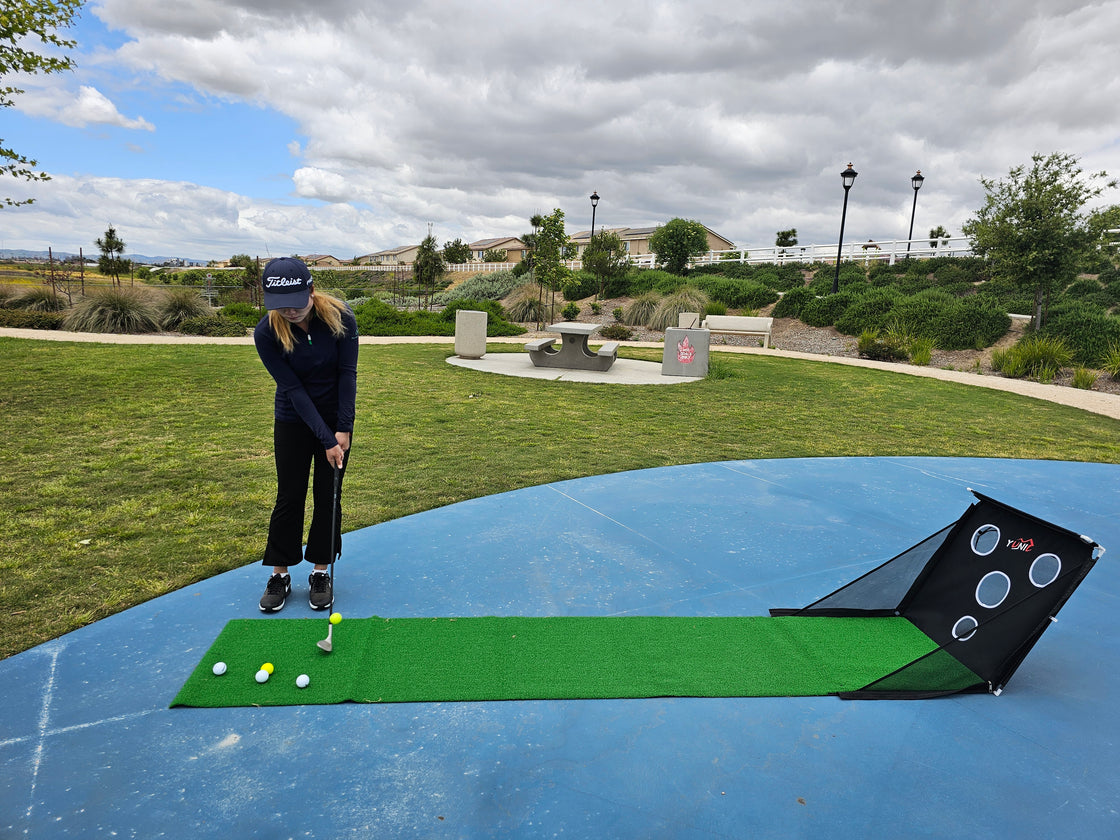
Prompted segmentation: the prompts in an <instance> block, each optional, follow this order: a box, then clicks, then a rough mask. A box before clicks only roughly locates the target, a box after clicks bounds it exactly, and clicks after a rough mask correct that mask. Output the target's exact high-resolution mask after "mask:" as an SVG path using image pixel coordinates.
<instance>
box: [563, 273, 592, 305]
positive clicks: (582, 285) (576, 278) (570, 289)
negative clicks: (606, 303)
mask: <svg viewBox="0 0 1120 840" xmlns="http://www.w3.org/2000/svg"><path fill="white" fill-rule="evenodd" d="M598 291H599V280H598V278H597V277H596V276H595V275H594V274H592V273H591V272H590V271H575V272H573V273H572V275H571V276H570V277H569V278H568V280H567V282H566V283H564V289H563V293H564V300H583V299H584V298H585V297H591V296H592V295H594V294H597V293H598Z"/></svg>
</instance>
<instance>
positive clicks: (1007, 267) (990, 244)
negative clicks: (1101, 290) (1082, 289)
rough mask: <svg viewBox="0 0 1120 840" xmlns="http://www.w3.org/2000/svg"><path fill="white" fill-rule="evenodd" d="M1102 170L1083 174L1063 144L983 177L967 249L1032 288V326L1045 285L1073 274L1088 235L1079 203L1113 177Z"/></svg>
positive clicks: (998, 273) (1038, 322)
mask: <svg viewBox="0 0 1120 840" xmlns="http://www.w3.org/2000/svg"><path fill="white" fill-rule="evenodd" d="M1107 178H1108V174H1107V173H1105V172H1095V173H1091V174H1085V173H1084V172H1083V171H1082V169H1081V167H1080V165H1079V164H1078V158H1077V157H1076V156H1074V155H1070V154H1065V153H1062V152H1054V153H1052V154H1050V155H1047V156H1043V155H1040V154H1035V155H1032V156H1031V166H1030V168H1029V169H1028V168H1027V167H1025V166H1015V167H1012V168H1011V170H1010V171H1009V172H1008V174H1007V177H1006V178H1001V179H999V180H994V179H990V178H981V179H980V183H981V184H983V186H984V189H985V191H986V192H987V198H986V201H985V203H984V206H983V207H982V208H980V210H978V211H976V214H975V215H974V216H973V217H972V218H970V219H969V220H968V221H967V222H966V223H965V224H964V227H963V231H964V234H965V236H967V237H968V238H969V239H970V240H971V241H972V250H973V251H975V252H976V253H977V254H980V255H981V256H985V257H987V258H988V260H989V261H990V263H991V267H992V276H993V277H995V278H999V279H1003V280H1006V281H1008V282H1010V283H1012V284H1014V285H1016V286H1018V287H1019V288H1020V289H1023V290H1025V291H1029V292H1033V294H1034V318H1033V322H1032V323H1033V325H1034V327H1035V329H1038V328H1039V327H1041V326H1042V321H1043V308H1044V304H1045V303H1046V301H1047V300H1048V299H1049V296H1050V294H1051V292H1054V291H1058V290H1060V289H1062V288H1064V287H1065V286H1066V285H1068V284H1069V283H1071V282H1073V280H1074V278H1075V277H1076V276H1077V269H1078V266H1079V265H1080V264H1081V262H1082V260H1083V259H1084V258H1085V256H1086V254H1087V252H1088V251H1089V249H1090V247H1091V245H1092V244H1093V243H1092V237H1091V234H1090V231H1089V227H1088V224H1087V218H1086V215H1085V211H1084V207H1085V204H1086V202H1088V201H1089V200H1090V199H1093V198H1096V197H1097V196H1099V195H1100V194H1101V193H1102V192H1103V191H1104V189H1105V188H1106V187H1115V186H1116V182H1115V181H1108V182H1106V183H1104V184H1103V185H1101V184H1100V183H1099V182H1101V181H1104V180H1105V179H1107Z"/></svg>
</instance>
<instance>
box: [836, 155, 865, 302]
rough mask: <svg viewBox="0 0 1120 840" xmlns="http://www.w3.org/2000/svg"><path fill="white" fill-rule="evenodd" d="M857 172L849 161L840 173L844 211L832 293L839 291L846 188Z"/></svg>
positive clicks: (846, 212)
mask: <svg viewBox="0 0 1120 840" xmlns="http://www.w3.org/2000/svg"><path fill="white" fill-rule="evenodd" d="M858 174H859V173H858V172H856V171H855V170H854V169H852V165H851V164H850V163H849V164H848V168H847V169H845V170H844V171H843V172H841V173H840V180H841V181H842V182H843V184H844V212H843V213H842V214H841V215H840V244H839V245H838V246H837V247H836V274H835V276H834V277H833V278H832V293H833V294H836V293H837V292H838V291H840V254H842V253H843V251H844V222H845V220H846V219H847V218H848V190H850V189H851V188H852V184H854V183H855V182H856V175H858Z"/></svg>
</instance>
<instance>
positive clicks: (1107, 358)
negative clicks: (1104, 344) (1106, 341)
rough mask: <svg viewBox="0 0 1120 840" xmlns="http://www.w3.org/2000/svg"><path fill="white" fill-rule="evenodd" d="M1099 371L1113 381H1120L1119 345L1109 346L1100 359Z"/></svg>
mask: <svg viewBox="0 0 1120 840" xmlns="http://www.w3.org/2000/svg"><path fill="white" fill-rule="evenodd" d="M1101 370H1103V371H1104V372H1105V373H1107V374H1108V375H1109V376H1111V377H1112V378H1113V379H1120V344H1110V345H1108V349H1106V350H1105V351H1104V355H1103V356H1102V357H1101Z"/></svg>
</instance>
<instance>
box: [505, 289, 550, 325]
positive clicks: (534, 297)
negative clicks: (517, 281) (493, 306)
mask: <svg viewBox="0 0 1120 840" xmlns="http://www.w3.org/2000/svg"><path fill="white" fill-rule="evenodd" d="M544 309H545V306H544V302H543V301H542V300H541V290H540V287H539V286H538V285H537V284H536V283H522V284H521V285H520V286H518V287H517V288H516V289H514V290H513V291H512V292H511V293H510V295H509V296H508V298H507V299H506V311H507V312H508V313H509V318H510V320H513V321H542V320H543V319H544Z"/></svg>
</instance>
